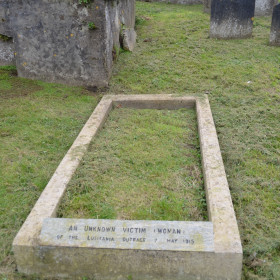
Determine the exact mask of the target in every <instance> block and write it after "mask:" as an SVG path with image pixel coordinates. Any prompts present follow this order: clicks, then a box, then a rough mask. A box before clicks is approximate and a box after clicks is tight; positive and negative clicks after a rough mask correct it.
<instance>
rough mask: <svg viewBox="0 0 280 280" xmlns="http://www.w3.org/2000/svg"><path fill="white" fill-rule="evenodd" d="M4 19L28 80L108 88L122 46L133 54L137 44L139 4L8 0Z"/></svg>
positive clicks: (0, 7)
mask: <svg viewBox="0 0 280 280" xmlns="http://www.w3.org/2000/svg"><path fill="white" fill-rule="evenodd" d="M39 15H40V16H39ZM0 18H1V21H0V34H3V35H7V36H10V37H13V39H14V49H15V53H16V56H15V61H16V67H17V71H18V75H19V76H20V77H24V78H31V79H40V80H43V81H47V82H58V83H66V84H70V85H84V86H107V85H108V81H109V79H110V76H111V71H112V65H113V59H114V58H115V57H117V56H118V53H119V49H120V43H121V41H123V46H124V47H125V48H127V49H129V50H132V49H133V47H134V45H135V42H136V34H135V31H134V24H135V1H134V0H120V1H119V0H112V1H104V0H95V1H91V0H89V1H66V0H63V1H56V0H38V1H34V2H32V3H30V2H29V1H15V0H13V1H11V0H3V1H1V3H0ZM120 37H121V38H122V39H121V40H120Z"/></svg>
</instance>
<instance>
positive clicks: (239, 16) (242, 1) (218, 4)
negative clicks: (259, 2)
mask: <svg viewBox="0 0 280 280" xmlns="http://www.w3.org/2000/svg"><path fill="white" fill-rule="evenodd" d="M254 10H255V0H235V1H232V0H212V4H211V23H210V37H212V38H218V39H234V38H248V37H251V35H252V31H253V20H254Z"/></svg>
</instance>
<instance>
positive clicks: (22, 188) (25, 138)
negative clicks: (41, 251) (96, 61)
mask: <svg viewBox="0 0 280 280" xmlns="http://www.w3.org/2000/svg"><path fill="white" fill-rule="evenodd" d="M89 94H90V93H89V92H87V91H85V90H82V89H79V88H71V87H67V86H62V85H56V84H47V83H43V82H38V81H37V82H35V81H31V80H27V79H21V78H18V77H16V76H15V69H14V68H13V67H1V70H0V104H1V110H0V139H1V140H0V154H1V162H0V263H1V266H0V276H2V278H1V277H0V279H5V276H6V277H8V278H7V279H13V277H14V276H13V273H12V271H13V270H14V259H13V257H12V254H11V244H12V240H13V238H14V237H15V235H16V233H17V231H18V230H19V228H20V226H21V225H22V224H23V222H24V220H25V219H26V217H27V215H28V213H29V212H30V210H31V209H32V207H33V205H34V204H35V202H36V200H37V199H38V197H39V195H40V193H41V192H42V190H43V189H44V187H45V186H46V184H47V182H48V180H49V179H50V177H51V175H52V173H53V172H54V171H55V169H56V167H57V165H58V164H59V161H60V160H61V159H62V158H63V156H64V154H65V153H66V151H67V150H68V148H69V147H70V146H71V145H72V143H73V141H74V139H75V138H76V137H77V135H78V132H79V131H80V129H81V128H82V126H83V125H84V123H85V121H86V120H87V118H88V117H89V115H90V113H91V112H92V110H93V109H94V107H95V106H96V104H97V101H98V98H97V97H94V96H90V95H89ZM7 275H8V276H7ZM18 277H19V278H18V279H21V276H18Z"/></svg>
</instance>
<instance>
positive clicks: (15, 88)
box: [0, 2, 280, 279]
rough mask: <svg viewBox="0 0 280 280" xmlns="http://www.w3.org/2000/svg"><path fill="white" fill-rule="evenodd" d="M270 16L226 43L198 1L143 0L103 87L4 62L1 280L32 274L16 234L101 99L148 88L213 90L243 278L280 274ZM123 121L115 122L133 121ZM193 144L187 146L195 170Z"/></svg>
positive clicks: (279, 140) (277, 60) (0, 90)
mask: <svg viewBox="0 0 280 280" xmlns="http://www.w3.org/2000/svg"><path fill="white" fill-rule="evenodd" d="M270 21H271V18H270V17H264V18H256V19H255V23H254V36H253V38H251V39H247V40H231V41H220V40H215V39H209V37H208V32H209V15H206V14H203V13H202V6H191V7H190V6H180V5H170V4H159V3H145V2H137V33H138V42H137V47H136V49H135V51H134V52H133V53H128V52H123V53H121V54H120V56H119V58H118V62H117V63H116V64H115V66H114V72H115V73H114V75H113V77H112V79H111V82H110V86H109V87H108V88H107V89H103V90H100V91H98V92H91V91H89V90H86V89H83V88H79V87H67V86H63V85H57V84H48V83H43V82H39V81H30V80H26V79H21V78H18V77H16V76H15V69H14V68H13V67H2V68H0V69H1V70H0V81H1V83H0V103H1V110H0V116H1V123H0V137H1V141H0V153H1V166H0V275H1V276H0V277H1V278H0V279H36V277H35V278H30V277H29V278H25V277H24V276H22V275H18V274H17V273H15V271H14V270H15V263H14V259H13V254H12V252H11V244H12V240H13V238H14V237H15V235H16V233H17V231H18V230H19V228H20V227H21V225H22V223H23V222H24V220H25V219H26V217H27V215H28V213H29V212H30V210H31V209H32V207H33V205H34V204H35V202H36V200H37V199H38V197H39V195H40V193H41V192H42V190H43V189H44V187H45V186H46V184H47V182H48V180H49V179H50V177H51V176H52V173H53V172H54V171H55V169H56V167H57V165H58V164H59V162H60V160H61V159H62V158H63V156H64V154H65V153H66V151H67V150H68V148H69V147H70V146H71V144H72V142H73V141H74V139H75V138H76V136H77V135H78V133H79V130H80V129H81V128H82V127H83V125H84V123H85V122H86V120H87V118H88V117H89V116H90V114H91V112H92V111H93V109H94V107H95V106H96V104H97V103H98V101H99V100H100V98H101V96H102V95H104V94H147V93H154V94H156V93H170V94H178V95H184V94H190V95H195V94H203V93H206V94H208V96H209V100H210V104H211V108H212V114H213V117H214V121H215V124H216V128H217V133H218V137H219V142H220V146H221V151H222V155H223V160H224V164H225V168H226V173H227V176H228V181H229V186H230V190H231V195H232V199H233V204H234V209H235V212H236V216H237V221H238V225H239V230H240V234H241V238H242V245H243V250H244V266H243V279H280V228H279V227H280V226H279V225H280V216H279V211H280V206H279V205H280V125H279V119H280V118H279V116H280V74H279V64H280V49H279V48H276V47H270V46H268V38H269V31H270ZM116 112H117V114H118V110H116ZM119 112H120V114H128V113H126V112H125V111H124V112H123V113H122V112H121V110H120V111H119ZM183 113H184V112H178V113H176V114H179V115H177V117H178V118H179V119H181V118H182V116H180V114H183ZM149 114H150V117H151V118H153V119H156V118H159V115H157V114H155V113H154V112H146V113H145V115H144V120H143V129H145V127H146V129H147V127H148V125H150V124H149V122H147V121H146V120H147V118H148V115H149ZM190 114H191V113H190ZM174 116H175V117H176V115H174ZM174 116H169V115H168V114H167V115H165V116H164V118H165V121H167V122H168V123H170V122H173V121H174V119H173V118H174ZM193 117H194V116H191V115H190V116H188V118H190V119H192V118H193ZM118 118H120V117H118V115H115V116H113V115H112V116H111V120H112V122H111V125H114V123H116V122H120V123H121V126H120V129H121V128H122V127H125V126H126V125H128V126H129V125H131V123H130V120H129V117H127V116H124V118H121V120H119V119H118ZM133 118H136V116H132V120H133ZM179 123H180V124H181V121H179ZM108 125H110V123H109V124H108ZM132 128H133V127H132ZM190 129H194V128H191V127H190ZM180 131H181V130H180V129H179V134H177V137H179V136H180ZM177 132H178V131H177V129H175V132H174V133H175V134H174V135H175V137H176V133H177ZM102 133H106V131H105V130H104V131H102ZM114 133H116V134H117V133H118V131H116V132H113V131H111V132H110V134H112V135H110V137H111V139H114ZM191 134H192V133H191ZM191 134H190V135H191ZM100 137H102V135H100ZM180 137H181V136H180ZM131 141H132V140H131ZM178 141H179V140H178ZM193 141H194V142H193V143H194V144H193V147H186V149H192V148H193V152H194V153H195V154H194V156H193V160H192V162H190V163H191V164H194V165H195V166H197V158H198V156H197V155H196V152H197V151H196V148H195V147H196V144H195V143H196V142H195V141H197V139H194V140H193ZM101 144H102V143H99V145H101ZM118 145H121V146H123V148H124V147H125V145H126V143H122V142H121V141H120V142H118ZM158 148H159V149H162V151H161V152H162V154H164V153H165V150H164V147H158ZM102 149H103V147H102ZM109 149H113V146H111V147H110V148H109ZM124 149H125V148H124ZM108 152H112V151H111V150H108ZM134 152H137V153H138V152H139V151H138V150H137V151H134ZM140 156H141V155H139V157H140ZM180 156H182V157H184V156H185V153H182V154H181V155H179V156H178V157H180ZM167 159H168V157H167ZM178 160H180V158H179V159H178ZM108 164H109V163H108ZM166 164H167V163H166ZM148 167H149V166H148ZM148 167H147V166H146V167H145V168H148ZM146 170H148V169H146ZM115 171H116V170H115ZM122 171H123V170H122ZM114 176H116V179H117V175H114ZM122 176H124V178H125V176H126V177H127V179H129V176H130V173H129V172H128V171H127V174H122ZM196 176H197V178H200V176H199V174H198V175H196ZM200 180H201V179H200ZM199 184H200V183H198V185H199ZM69 191H70V190H69ZM116 194H117V191H116ZM77 195H78V196H79V193H77ZM117 195H119V194H117ZM202 196H203V194H202ZM92 200H93V201H94V198H93V199H92ZM176 205H177V204H176ZM200 206H201V207H200V211H202V212H201V213H202V214H201V215H202V216H200V217H203V215H204V214H203V213H204V211H205V209H204V207H203V205H200ZM198 208H199V207H198ZM164 209H165V208H164ZM65 210H66V211H67V208H65ZM105 213H110V209H109V210H108V212H106V209H105ZM147 218H149V217H147Z"/></svg>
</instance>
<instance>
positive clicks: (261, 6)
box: [255, 0, 278, 16]
mask: <svg viewBox="0 0 280 280" xmlns="http://www.w3.org/2000/svg"><path fill="white" fill-rule="evenodd" d="M277 3H278V0H256V7H255V16H269V15H271V14H272V10H273V7H274V6H275V5H277Z"/></svg>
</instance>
